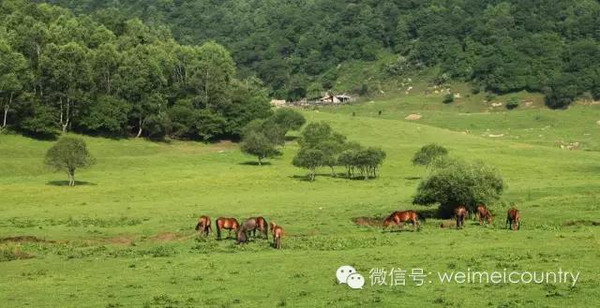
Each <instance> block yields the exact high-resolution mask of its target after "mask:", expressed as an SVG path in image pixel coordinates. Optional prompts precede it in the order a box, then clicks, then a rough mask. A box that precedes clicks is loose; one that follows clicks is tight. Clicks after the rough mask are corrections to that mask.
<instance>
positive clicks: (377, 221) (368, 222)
mask: <svg viewBox="0 0 600 308" xmlns="http://www.w3.org/2000/svg"><path fill="white" fill-rule="evenodd" d="M352 221H353V222H354V223H355V224H356V225H357V226H366V227H381V225H382V224H383V218H380V217H354V218H352Z"/></svg>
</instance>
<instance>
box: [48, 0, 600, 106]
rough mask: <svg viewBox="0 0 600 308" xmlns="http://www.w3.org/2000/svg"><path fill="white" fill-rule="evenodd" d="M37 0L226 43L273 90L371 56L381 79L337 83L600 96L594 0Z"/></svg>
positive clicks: (309, 83)
mask: <svg viewBox="0 0 600 308" xmlns="http://www.w3.org/2000/svg"><path fill="white" fill-rule="evenodd" d="M45 2H49V3H57V4H60V5H64V6H67V7H70V8H72V9H74V10H75V11H76V12H78V13H91V14H92V15H93V16H94V18H95V19H96V20H99V21H100V22H102V23H103V24H105V25H107V27H109V29H111V30H113V31H115V32H118V29H119V28H121V27H122V26H121V25H122V22H123V21H124V20H126V19H128V18H130V16H137V17H139V18H141V19H142V20H144V21H145V22H147V23H148V24H151V25H154V26H159V25H160V26H166V27H168V28H169V29H171V31H172V32H173V34H174V36H175V38H176V39H177V40H178V41H179V42H182V43H187V44H199V43H202V42H205V41H209V40H215V41H217V42H218V43H220V44H223V45H224V46H226V47H227V48H228V49H229V50H231V52H232V55H233V57H234V59H235V61H236V63H238V65H240V75H241V76H250V75H256V76H258V77H259V78H260V79H262V80H263V81H264V82H266V83H267V84H268V85H269V86H270V88H271V94H272V95H273V96H275V97H279V98H288V99H298V98H301V97H304V96H313V95H315V94H316V93H318V92H319V91H322V90H327V89H330V88H336V83H337V81H338V79H340V78H343V77H344V76H342V74H344V73H345V72H344V73H343V72H342V71H340V70H339V65H342V66H344V65H346V64H349V63H352V62H356V61H359V62H360V63H362V65H363V66H364V67H368V66H371V65H374V64H375V63H377V66H378V70H379V72H380V76H379V78H377V79H375V80H364V79H363V80H360V79H359V80H357V81H356V82H355V83H353V84H348V85H346V86H345V88H343V89H340V90H345V91H349V90H353V91H358V90H359V89H361V88H362V89H365V88H371V89H376V88H377V87H378V85H379V84H380V83H382V82H383V81H384V80H386V79H398V78H402V77H407V74H413V73H414V72H415V71H422V70H428V69H431V68H435V69H436V71H438V73H437V74H436V76H434V77H433V78H432V80H431V81H432V82H437V83H443V82H445V81H446V80H448V79H452V80H462V81H469V82H470V83H471V84H472V85H473V89H474V91H491V92H494V93H507V92H515V91H516V92H518V91H522V90H529V91H535V92H541V93H544V94H545V96H546V102H547V104H548V105H549V106H551V107H553V108H562V107H565V106H567V105H569V104H570V103H571V102H572V101H573V100H574V98H576V97H577V96H580V95H584V97H586V98H589V97H594V98H595V99H598V98H599V97H600V75H599V74H600V73H599V72H600V69H599V68H600V66H599V65H600V64H598V61H595V59H598V58H599V57H600V44H599V40H600V36H599V35H600V34H599V32H598V31H597V29H598V28H599V27H600V3H598V1H594V0H582V1H570V0H556V1H552V2H551V4H549V3H548V2H547V1H518V0H506V1H496V0H494V1H479V0H447V1H437V0H424V1H412V0H385V1H370V0H362V1H345V0H317V1H300V2H298V1H262V0H260V1H259V0H253V1H203V0H185V1H183V0H179V1H173V0H167V1H165V0H152V1H146V0H144V1H140V0H125V1H116V2H115V1H100V0H84V1H79V0H77V1H75V0H50V1H45ZM379 64H381V65H379ZM356 77H360V74H357V75H356ZM357 79H358V78H357ZM338 88H339V87H338Z"/></svg>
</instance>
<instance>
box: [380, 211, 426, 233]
mask: <svg viewBox="0 0 600 308" xmlns="http://www.w3.org/2000/svg"><path fill="white" fill-rule="evenodd" d="M405 222H410V223H412V225H413V228H414V229H417V228H420V226H421V223H420V222H419V214H418V213H417V212H415V211H412V210H409V211H395V212H393V213H392V214H390V216H388V217H387V218H386V219H385V220H384V221H383V227H384V228H387V227H389V226H390V225H391V224H394V225H396V226H399V225H400V223H405Z"/></svg>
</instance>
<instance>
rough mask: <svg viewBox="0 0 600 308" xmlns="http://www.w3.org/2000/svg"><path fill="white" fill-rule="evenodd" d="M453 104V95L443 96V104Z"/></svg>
mask: <svg viewBox="0 0 600 308" xmlns="http://www.w3.org/2000/svg"><path fill="white" fill-rule="evenodd" d="M453 102H454V93H448V94H446V95H444V100H443V103H444V104H450V103H453Z"/></svg>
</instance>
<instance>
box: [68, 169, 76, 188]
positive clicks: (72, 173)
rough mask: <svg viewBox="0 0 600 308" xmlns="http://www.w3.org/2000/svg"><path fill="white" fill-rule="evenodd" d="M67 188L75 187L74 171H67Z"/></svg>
mask: <svg viewBox="0 0 600 308" xmlns="http://www.w3.org/2000/svg"><path fill="white" fill-rule="evenodd" d="M69 186H71V187H73V186H75V169H69Z"/></svg>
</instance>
